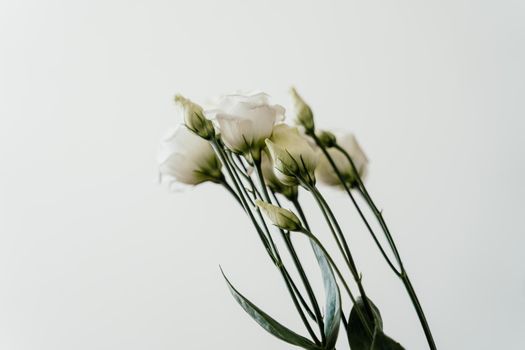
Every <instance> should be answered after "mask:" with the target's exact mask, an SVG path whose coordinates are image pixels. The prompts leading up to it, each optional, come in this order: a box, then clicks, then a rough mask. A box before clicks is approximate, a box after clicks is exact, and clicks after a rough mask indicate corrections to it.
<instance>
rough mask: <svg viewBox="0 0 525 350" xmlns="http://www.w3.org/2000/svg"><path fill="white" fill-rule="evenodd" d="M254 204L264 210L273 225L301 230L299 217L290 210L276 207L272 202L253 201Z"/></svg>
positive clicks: (289, 229) (288, 229) (284, 228)
mask: <svg viewBox="0 0 525 350" xmlns="http://www.w3.org/2000/svg"><path fill="white" fill-rule="evenodd" d="M255 204H257V206H258V207H259V208H260V209H261V210H262V211H263V212H264V214H265V215H266V216H267V217H268V219H269V220H270V221H271V222H272V224H274V225H275V226H277V227H279V228H282V229H283V230H287V231H302V230H303V227H302V225H301V221H300V220H299V218H298V217H297V216H296V215H295V214H294V213H292V212H291V211H290V210H287V209H283V208H280V207H277V206H275V205H273V204H270V203H266V202H263V201H261V200H257V201H255Z"/></svg>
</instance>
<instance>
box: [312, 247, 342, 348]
mask: <svg viewBox="0 0 525 350" xmlns="http://www.w3.org/2000/svg"><path fill="white" fill-rule="evenodd" d="M310 242H311V244H312V248H313V250H314V253H315V257H316V258H317V263H318V264H319V267H320V269H321V274H322V275H323V284H324V289H325V298H326V301H325V317H324V334H325V336H326V345H325V349H327V350H331V349H334V348H335V343H336V342H337V336H338V335H339V325H340V324H341V294H340V292H339V287H338V286H337V282H336V280H335V276H334V272H333V271H332V267H331V266H330V263H329V262H328V260H327V258H326V256H325V254H324V253H323V251H322V250H321V248H320V247H319V246H318V245H317V243H316V242H315V241H314V240H310Z"/></svg>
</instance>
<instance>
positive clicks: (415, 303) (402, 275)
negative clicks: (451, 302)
mask: <svg viewBox="0 0 525 350" xmlns="http://www.w3.org/2000/svg"><path fill="white" fill-rule="evenodd" d="M334 147H335V148H336V149H337V150H339V151H340V152H341V153H343V155H344V156H345V158H346V159H347V160H348V162H349V163H350V166H351V167H352V171H353V172H354V174H356V180H357V183H358V190H359V193H361V195H362V196H363V198H364V199H365V201H366V203H367V204H368V206H369V208H370V209H371V210H372V212H373V213H374V215H375V217H376V219H377V221H378V222H379V225H380V226H381V229H382V231H383V233H384V234H385V237H386V239H387V241H388V243H389V245H390V248H391V249H392V251H393V252H394V256H395V257H396V260H397V263H398V264H399V267H400V269H401V273H399V272H398V271H397V269H396V271H395V272H396V274H397V276H398V277H399V278H400V279H401V280H402V281H403V285H404V286H405V289H406V290H407V293H408V295H409V297H410V300H411V301H412V305H413V306H414V309H415V310H416V313H417V316H418V318H419V322H420V323H421V326H422V327H423V331H424V332H425V337H426V338H427V342H428V345H429V347H430V349H432V350H436V349H437V347H436V343H435V341H434V337H433V336H432V332H431V330H430V326H429V325H428V321H427V319H426V316H425V313H424V311H423V308H422V306H421V303H420V302H419V299H418V297H417V294H416V291H415V290H414V287H413V286H412V283H411V282H410V279H409V277H408V274H407V272H406V269H405V267H404V266H403V262H402V260H401V255H400V254H399V251H398V249H397V246H396V244H395V242H394V238H393V237H392V234H391V233H390V230H389V229H388V226H387V224H386V222H385V220H384V218H383V214H382V213H381V211H380V210H379V209H378V208H377V206H376V205H375V203H374V201H373V200H372V197H371V196H370V194H369V193H368V191H367V189H366V187H365V185H364V183H363V181H362V179H361V176H359V172H358V171H357V167H356V166H355V163H354V161H353V159H352V157H350V155H349V154H348V152H347V151H346V150H345V149H344V148H343V147H341V146H340V145H338V144H336V145H335V146H334ZM345 186H347V185H345ZM349 194H350V193H349ZM351 198H352V200H353V197H351ZM353 201H354V200H353ZM354 203H355V201H354ZM383 255H384V253H383Z"/></svg>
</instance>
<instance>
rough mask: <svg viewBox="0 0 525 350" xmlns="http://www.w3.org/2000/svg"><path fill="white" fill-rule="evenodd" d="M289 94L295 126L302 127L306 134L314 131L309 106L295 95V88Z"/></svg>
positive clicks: (312, 116)
mask: <svg viewBox="0 0 525 350" xmlns="http://www.w3.org/2000/svg"><path fill="white" fill-rule="evenodd" d="M290 94H291V95H292V99H293V102H294V106H295V120H296V122H297V124H299V125H302V126H303V127H304V130H305V131H306V133H307V134H311V133H313V132H314V130H315V124H314V115H313V113H312V109H311V108H310V106H308V105H307V104H306V102H304V100H303V98H302V97H301V96H300V95H299V94H298V93H297V90H295V88H291V89H290Z"/></svg>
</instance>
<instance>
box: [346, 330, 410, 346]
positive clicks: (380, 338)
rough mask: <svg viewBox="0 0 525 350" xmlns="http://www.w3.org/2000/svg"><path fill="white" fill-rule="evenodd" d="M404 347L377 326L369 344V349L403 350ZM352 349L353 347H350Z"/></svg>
mask: <svg viewBox="0 0 525 350" xmlns="http://www.w3.org/2000/svg"><path fill="white" fill-rule="evenodd" d="M404 349H405V348H404V347H402V346H401V344H399V343H398V342H396V341H395V340H394V339H392V338H390V337H389V336H388V335H386V334H385V333H383V331H382V330H381V329H379V328H376V330H375V333H374V341H373V342H372V345H371V346H370V350H404ZM352 350H353V349H352Z"/></svg>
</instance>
